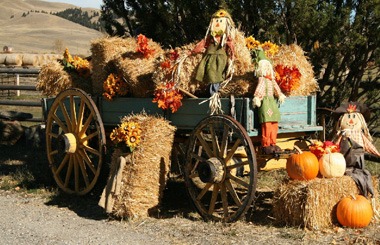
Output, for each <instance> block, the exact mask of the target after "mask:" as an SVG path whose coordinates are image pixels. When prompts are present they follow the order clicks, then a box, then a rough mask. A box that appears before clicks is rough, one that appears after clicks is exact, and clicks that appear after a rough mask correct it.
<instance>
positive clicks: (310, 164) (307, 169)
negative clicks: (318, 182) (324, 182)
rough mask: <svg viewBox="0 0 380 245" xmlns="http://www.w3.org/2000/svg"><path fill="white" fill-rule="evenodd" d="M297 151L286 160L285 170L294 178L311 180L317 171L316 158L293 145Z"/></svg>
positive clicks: (317, 163)
mask: <svg viewBox="0 0 380 245" xmlns="http://www.w3.org/2000/svg"><path fill="white" fill-rule="evenodd" d="M295 148H296V149H297V151H298V153H295V154H293V155H291V156H290V157H289V158H288V160H287V161H286V172H287V173H288V175H289V177H290V178H291V179H294V180H311V179H314V178H316V177H317V175H318V172H319V162H318V158H317V157H316V156H315V155H314V154H313V153H311V152H309V151H304V152H302V151H301V149H299V148H298V147H297V146H295Z"/></svg>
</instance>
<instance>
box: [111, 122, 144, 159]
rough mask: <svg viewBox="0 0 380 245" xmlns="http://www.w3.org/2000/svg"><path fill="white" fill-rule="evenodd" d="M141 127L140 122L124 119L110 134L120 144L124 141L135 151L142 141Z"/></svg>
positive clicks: (112, 139)
mask: <svg viewBox="0 0 380 245" xmlns="http://www.w3.org/2000/svg"><path fill="white" fill-rule="evenodd" d="M141 132H142V130H141V127H140V124H139V123H138V122H133V121H124V122H122V123H121V124H120V125H119V127H117V128H114V129H113V130H112V132H111V134H110V139H111V141H112V142H113V143H114V144H116V145H119V144H120V143H122V142H124V143H125V145H126V146H127V147H129V149H130V151H131V152H133V151H134V150H135V149H136V147H137V146H138V145H139V144H140V142H141Z"/></svg>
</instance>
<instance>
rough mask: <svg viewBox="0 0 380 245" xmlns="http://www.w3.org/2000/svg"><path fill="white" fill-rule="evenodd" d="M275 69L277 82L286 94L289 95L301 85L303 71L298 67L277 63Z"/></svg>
mask: <svg viewBox="0 0 380 245" xmlns="http://www.w3.org/2000/svg"><path fill="white" fill-rule="evenodd" d="M274 70H275V73H276V82H277V84H278V86H279V87H280V88H281V90H282V91H283V92H284V93H285V94H286V95H289V94H290V92H291V91H292V90H296V89H297V88H299V86H300V85H301V82H300V79H301V72H300V71H299V70H298V68H297V67H295V66H293V67H288V66H284V65H276V67H275V68H274Z"/></svg>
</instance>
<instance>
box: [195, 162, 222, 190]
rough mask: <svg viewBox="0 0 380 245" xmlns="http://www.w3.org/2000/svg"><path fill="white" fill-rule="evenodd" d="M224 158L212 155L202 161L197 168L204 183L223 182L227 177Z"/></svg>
mask: <svg viewBox="0 0 380 245" xmlns="http://www.w3.org/2000/svg"><path fill="white" fill-rule="evenodd" d="M222 161H223V160H222V159H219V158H216V157H212V158H210V159H208V160H207V161H205V162H201V163H200V164H199V166H198V168H197V171H198V175H199V178H200V179H201V180H202V182H204V183H215V184H216V183H221V182H223V179H224V177H225V174H224V173H225V171H224V167H223V166H224V164H223V162H222Z"/></svg>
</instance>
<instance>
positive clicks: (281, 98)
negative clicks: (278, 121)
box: [278, 94, 286, 105]
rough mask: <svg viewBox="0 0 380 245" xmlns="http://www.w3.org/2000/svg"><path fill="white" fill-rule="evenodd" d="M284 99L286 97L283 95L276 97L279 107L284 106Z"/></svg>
mask: <svg viewBox="0 0 380 245" xmlns="http://www.w3.org/2000/svg"><path fill="white" fill-rule="evenodd" d="M285 99H286V96H285V95H284V94H280V96H278V101H279V102H280V104H281V105H282V104H284V102H285Z"/></svg>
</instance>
